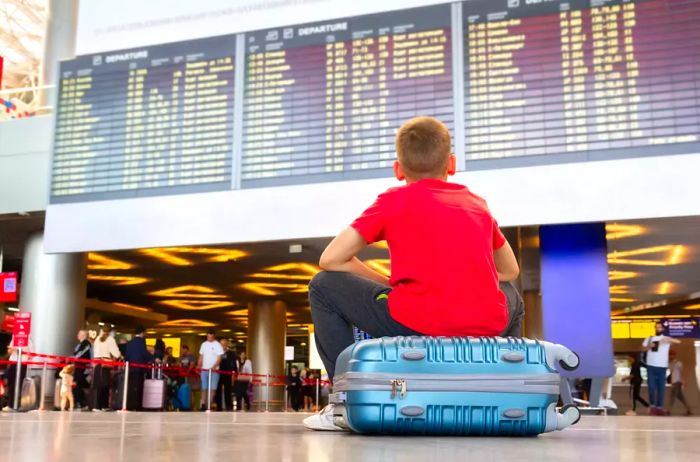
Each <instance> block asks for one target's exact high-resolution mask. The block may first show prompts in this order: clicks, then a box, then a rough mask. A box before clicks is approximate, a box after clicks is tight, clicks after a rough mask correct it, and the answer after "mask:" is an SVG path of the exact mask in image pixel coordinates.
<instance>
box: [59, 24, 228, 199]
mask: <svg viewBox="0 0 700 462" xmlns="http://www.w3.org/2000/svg"><path fill="white" fill-rule="evenodd" d="M236 40H237V37H236V36H233V35H231V36H223V37H211V38H205V39H198V40H191V41H186V42H178V43H169V44H165V45H158V46H152V47H145V48H141V49H130V50H118V51H114V52H109V53H99V54H95V55H88V56H82V57H78V58H76V59H72V60H69V61H63V62H62V63H61V65H60V70H59V75H60V82H59V92H58V104H57V113H56V121H55V137H54V145H53V157H52V171H51V191H50V203H54V204H58V203H69V202H82V201H92V200H107V199H124V198H134V197H147V196H158V195H169V194H184V193H199V192H211V191H223V190H228V189H231V184H232V163H233V160H232V158H233V156H232V152H233V131H234V126H233V117H234V107H235V100H234V92H235V83H236V82H235V79H234V75H235V72H236V70H237V69H236V67H235V50H236ZM173 94H175V95H177V97H175V98H174V97H173Z"/></svg>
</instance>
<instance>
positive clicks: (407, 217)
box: [352, 179, 508, 336]
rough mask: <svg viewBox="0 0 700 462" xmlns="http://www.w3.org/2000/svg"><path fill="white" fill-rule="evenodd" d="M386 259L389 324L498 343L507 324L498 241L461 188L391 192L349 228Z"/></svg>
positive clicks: (494, 226)
mask: <svg viewBox="0 0 700 462" xmlns="http://www.w3.org/2000/svg"><path fill="white" fill-rule="evenodd" d="M352 227H353V228H355V229H356V230H357V231H358V232H359V233H360V234H361V235H362V237H363V238H364V239H365V240H366V241H367V243H373V242H376V241H381V240H386V241H387V244H388V245H389V253H390V255H391V279H390V283H391V287H392V291H391V293H390V294H389V312H390V313H391V316H392V317H393V318H394V319H395V320H396V321H398V322H399V323H401V324H403V325H404V326H406V327H409V328H411V329H413V330H415V331H417V332H420V333H422V334H425V335H449V336H466V335H473V336H477V335H487V336H492V335H499V334H500V333H501V332H502V331H503V330H504V329H505V326H506V323H507V321H508V312H507V307H506V297H505V294H503V292H501V290H500V289H499V286H498V273H497V272H496V265H495V263H494V260H493V251H494V249H499V248H500V247H501V246H502V245H503V244H504V243H505V238H504V237H503V233H501V230H500V229H499V228H498V223H496V220H495V219H494V218H493V217H492V216H491V213H490V212H489V209H488V207H487V206H486V202H485V201H484V200H483V199H482V198H480V197H479V196H477V195H475V194H472V193H471V192H470V191H469V190H468V189H467V187H466V186H463V185H459V184H455V183H448V182H446V181H442V180H438V179H425V180H420V181H417V182H415V183H411V184H409V185H406V186H401V187H397V188H391V189H389V190H388V191H386V192H384V193H383V194H380V195H379V197H377V200H376V201H375V203H374V204H372V206H371V207H370V208H368V209H367V210H366V211H365V212H364V213H363V214H362V215H361V216H360V217H359V218H358V219H357V220H355V221H354V222H353V223H352Z"/></svg>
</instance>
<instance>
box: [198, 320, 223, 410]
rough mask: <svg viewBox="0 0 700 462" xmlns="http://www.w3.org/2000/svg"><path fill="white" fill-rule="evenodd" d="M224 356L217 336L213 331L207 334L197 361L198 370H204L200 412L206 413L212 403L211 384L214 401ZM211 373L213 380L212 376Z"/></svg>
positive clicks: (202, 372)
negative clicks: (208, 397) (208, 398)
mask: <svg viewBox="0 0 700 462" xmlns="http://www.w3.org/2000/svg"><path fill="white" fill-rule="evenodd" d="M223 354H224V349H223V348H222V347H221V344H220V343H219V342H217V341H216V334H215V333H214V331H213V330H212V329H210V330H209V331H208V332H207V340H206V341H204V342H202V346H201V347H200V348H199V359H198V360H197V368H198V369H204V370H203V371H201V373H200V377H201V378H202V397H201V399H200V410H202V411H204V410H206V409H207V407H208V406H211V404H212V402H209V401H208V400H207V396H208V395H209V393H208V392H209V391H210V390H209V385H210V382H211V400H212V401H214V392H215V391H216V387H217V386H218V385H219V374H218V372H216V371H218V370H219V365H220V364H221V356H222V355H223ZM210 373H211V380H210V377H209V375H210Z"/></svg>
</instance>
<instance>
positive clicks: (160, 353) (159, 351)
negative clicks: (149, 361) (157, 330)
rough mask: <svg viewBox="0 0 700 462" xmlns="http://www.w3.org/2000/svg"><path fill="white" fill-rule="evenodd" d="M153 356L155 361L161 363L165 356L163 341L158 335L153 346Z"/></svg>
mask: <svg viewBox="0 0 700 462" xmlns="http://www.w3.org/2000/svg"><path fill="white" fill-rule="evenodd" d="M153 357H154V358H155V360H156V363H159V364H160V363H162V362H163V359H164V358H165V342H164V341H163V339H162V338H160V337H158V338H157V339H156V344H155V346H154V347H153Z"/></svg>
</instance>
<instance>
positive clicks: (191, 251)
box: [139, 247, 248, 266]
mask: <svg viewBox="0 0 700 462" xmlns="http://www.w3.org/2000/svg"><path fill="white" fill-rule="evenodd" d="M139 252H140V253H141V254H143V255H148V256H149V257H153V258H155V259H157V260H160V261H161V262H163V263H167V264H169V265H173V266H191V265H193V264H194V262H193V261H192V259H188V258H184V257H182V256H181V254H185V255H197V256H202V255H204V256H206V257H207V258H206V259H205V262H228V261H232V260H233V261H235V260H238V259H239V258H243V257H247V256H248V252H245V251H243V250H237V249H214V248H207V247H163V248H156V249H141V250H139Z"/></svg>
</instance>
